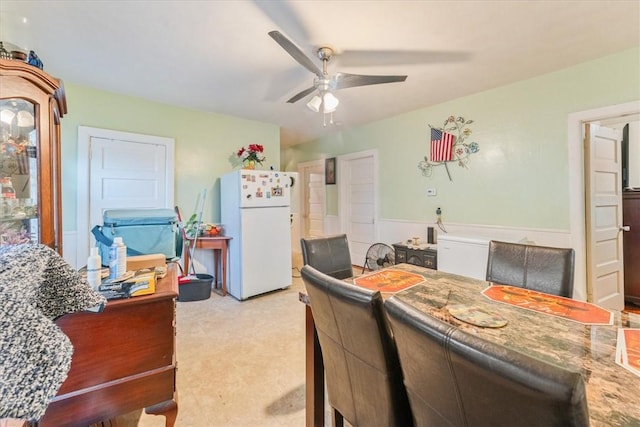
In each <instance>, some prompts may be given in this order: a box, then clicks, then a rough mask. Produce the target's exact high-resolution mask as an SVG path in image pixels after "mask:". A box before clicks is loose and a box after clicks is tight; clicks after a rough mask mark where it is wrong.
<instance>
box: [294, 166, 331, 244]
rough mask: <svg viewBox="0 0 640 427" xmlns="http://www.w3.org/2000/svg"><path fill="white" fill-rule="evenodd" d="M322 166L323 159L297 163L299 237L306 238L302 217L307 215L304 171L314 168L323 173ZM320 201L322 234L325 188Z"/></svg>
mask: <svg viewBox="0 0 640 427" xmlns="http://www.w3.org/2000/svg"><path fill="white" fill-rule="evenodd" d="M324 165H325V160H324V159H318V160H312V161H309V162H300V163H298V181H299V184H298V185H300V187H299V188H300V211H299V212H298V215H300V218H299V223H300V229H299V231H300V237H308V236H307V230H306V227H305V223H306V222H305V221H304V217H305V215H309V199H308V198H307V197H305V194H306V188H307V186H308V185H309V183H308V182H307V177H306V174H305V169H308V168H315V167H319V168H320V169H322V171H324ZM322 200H323V202H322V203H323V205H324V206H323V213H322V216H323V218H322V230H323V233H325V232H326V216H327V191H326V187H323V196H322Z"/></svg>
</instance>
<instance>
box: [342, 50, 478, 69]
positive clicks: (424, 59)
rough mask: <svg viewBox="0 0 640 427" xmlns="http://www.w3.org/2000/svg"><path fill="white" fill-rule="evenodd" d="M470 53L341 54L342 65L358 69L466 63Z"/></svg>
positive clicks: (470, 55) (358, 51) (353, 52)
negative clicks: (364, 67)
mask: <svg viewBox="0 0 640 427" xmlns="http://www.w3.org/2000/svg"><path fill="white" fill-rule="evenodd" d="M472 56H473V55H472V54H471V53H469V52H462V51H461V52H458V51H436V50H376V51H373V50H344V51H342V52H340V55H339V58H340V65H341V66H349V67H354V66H355V67H357V66H367V65H415V64H418V65H419V64H441V63H452V62H464V61H468V60H470V59H471V58H472Z"/></svg>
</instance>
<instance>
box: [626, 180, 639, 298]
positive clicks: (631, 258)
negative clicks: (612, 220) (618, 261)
mask: <svg viewBox="0 0 640 427" xmlns="http://www.w3.org/2000/svg"><path fill="white" fill-rule="evenodd" d="M622 223H623V224H624V225H628V226H629V227H631V230H629V231H625V232H623V233H622V238H623V242H624V243H623V245H624V249H623V251H624V299H625V300H626V301H628V302H631V303H634V304H637V305H640V262H638V260H639V259H640V191H625V192H623V193H622Z"/></svg>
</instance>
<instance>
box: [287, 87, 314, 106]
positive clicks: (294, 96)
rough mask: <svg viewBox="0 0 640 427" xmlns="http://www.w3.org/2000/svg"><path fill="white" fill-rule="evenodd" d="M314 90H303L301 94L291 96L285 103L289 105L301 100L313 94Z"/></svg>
mask: <svg viewBox="0 0 640 427" xmlns="http://www.w3.org/2000/svg"><path fill="white" fill-rule="evenodd" d="M314 90H316V87H315V86H311V87H310V88H307V89H305V90H303V91H302V92H300V93H298V94H296V95H293V96H292V97H291V98H290V99H289V100H288V101H287V102H289V103H294V102H297V101H300V100H301V99H302V98H304V97H305V96H307V95H309V94H310V93H311V92H313V91H314Z"/></svg>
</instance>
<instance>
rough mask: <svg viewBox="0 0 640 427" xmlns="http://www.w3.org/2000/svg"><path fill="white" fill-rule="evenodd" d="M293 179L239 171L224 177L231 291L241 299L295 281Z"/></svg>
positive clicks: (223, 205) (223, 216)
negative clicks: (291, 212) (292, 206)
mask: <svg viewBox="0 0 640 427" xmlns="http://www.w3.org/2000/svg"><path fill="white" fill-rule="evenodd" d="M290 187H291V177H290V176H289V174H288V173H286V172H279V171H264V170H247V169H242V170H236V171H233V172H230V173H228V174H226V175H223V176H222V177H221V178H220V213H221V222H222V225H223V226H224V229H225V234H226V235H227V236H229V237H231V238H232V239H231V240H230V241H229V268H228V269H227V272H228V277H227V290H228V292H229V293H230V294H231V295H232V296H234V297H235V298H237V299H239V300H244V299H247V298H249V297H252V296H255V295H260V294H263V293H265V292H269V291H273V290H276V289H283V288H287V287H289V286H290V285H291V219H290V201H291V195H290Z"/></svg>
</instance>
